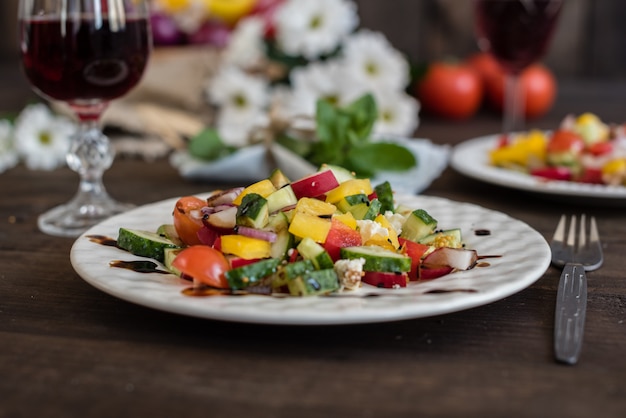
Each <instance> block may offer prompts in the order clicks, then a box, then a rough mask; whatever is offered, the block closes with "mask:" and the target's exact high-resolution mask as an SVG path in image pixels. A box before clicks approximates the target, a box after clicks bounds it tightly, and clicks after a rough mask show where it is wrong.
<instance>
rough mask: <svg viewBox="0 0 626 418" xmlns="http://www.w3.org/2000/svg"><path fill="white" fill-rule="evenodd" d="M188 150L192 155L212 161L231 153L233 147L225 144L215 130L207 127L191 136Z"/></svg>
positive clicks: (233, 149)
mask: <svg viewBox="0 0 626 418" xmlns="http://www.w3.org/2000/svg"><path fill="white" fill-rule="evenodd" d="M188 150H189V154H191V155H192V156H193V157H196V158H200V159H202V160H207V161H213V160H217V159H219V158H223V157H226V156H227V155H230V154H232V153H233V152H234V151H235V148H233V147H229V146H226V145H225V144H224V142H222V139H221V138H220V136H219V134H218V133H217V131H216V130H215V129H210V128H209V129H205V130H203V131H202V132H200V133H199V134H198V135H196V136H194V137H193V138H191V140H190V142H189V146H188Z"/></svg>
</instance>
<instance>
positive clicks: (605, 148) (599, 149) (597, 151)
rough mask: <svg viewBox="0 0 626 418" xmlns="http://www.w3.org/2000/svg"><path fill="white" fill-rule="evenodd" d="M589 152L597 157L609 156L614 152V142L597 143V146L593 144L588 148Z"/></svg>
mask: <svg viewBox="0 0 626 418" xmlns="http://www.w3.org/2000/svg"><path fill="white" fill-rule="evenodd" d="M587 151H588V152H589V153H590V154H592V155H595V156H596V157H598V156H600V155H607V154H610V153H611V152H613V143H612V142H607V141H605V142H596V143H595V144H591V145H589V146H588V147H587Z"/></svg>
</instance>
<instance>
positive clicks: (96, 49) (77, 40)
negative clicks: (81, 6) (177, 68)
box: [20, 16, 149, 103]
mask: <svg viewBox="0 0 626 418" xmlns="http://www.w3.org/2000/svg"><path fill="white" fill-rule="evenodd" d="M105 17H106V16H105ZM20 24H21V26H22V27H21V30H22V33H23V34H24V36H25V37H27V38H28V40H29V46H28V48H27V49H26V50H25V51H24V55H23V57H22V62H23V66H24V70H25V72H26V76H27V77H28V79H29V80H30V83H31V84H32V85H33V86H34V88H35V89H36V90H37V91H38V92H39V93H41V94H42V95H44V96H47V97H49V98H51V99H54V100H60V101H65V102H68V103H71V102H73V101H79V100H81V101H83V100H84V101H90V100H98V101H109V100H112V99H116V98H118V97H121V96H123V95H124V94H126V93H127V92H128V91H129V90H130V89H131V88H132V87H134V86H135V85H136V84H137V83H138V82H139V80H140V79H141V76H142V75H143V72H144V69H145V67H146V62H147V58H148V51H149V41H148V38H149V34H148V21H147V19H146V18H136V19H130V20H127V21H126V22H125V27H124V29H123V30H118V31H112V30H111V24H110V23H109V21H108V20H106V19H105V20H103V21H102V23H101V24H99V25H97V23H96V19H94V18H93V17H82V16H77V17H76V19H74V20H67V21H64V22H63V21H61V20H60V19H59V18H58V17H43V18H39V17H34V18H30V19H24V20H22V21H21V22H20ZM64 34H72V35H71V36H67V35H64Z"/></svg>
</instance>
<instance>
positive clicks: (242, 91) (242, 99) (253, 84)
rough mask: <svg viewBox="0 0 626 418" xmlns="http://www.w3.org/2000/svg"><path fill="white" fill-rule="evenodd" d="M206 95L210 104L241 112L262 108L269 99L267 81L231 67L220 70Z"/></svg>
mask: <svg viewBox="0 0 626 418" xmlns="http://www.w3.org/2000/svg"><path fill="white" fill-rule="evenodd" d="M207 93H208V96H209V100H210V101H211V103H213V104H215V105H217V106H220V107H233V108H236V109H239V110H241V111H245V110H246V109H248V108H255V109H259V108H262V107H264V106H265V105H266V104H267V102H268V99H269V97H268V86H267V80H265V79H263V78H261V77H257V76H252V75H249V74H246V73H245V72H244V71H242V70H241V69H239V68H237V67H233V66H224V67H222V68H221V69H220V71H219V72H218V73H217V74H216V75H215V77H214V78H213V80H212V81H211V82H210V84H209V86H208V89H207Z"/></svg>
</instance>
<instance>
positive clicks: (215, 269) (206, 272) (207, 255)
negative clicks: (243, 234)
mask: <svg viewBox="0 0 626 418" xmlns="http://www.w3.org/2000/svg"><path fill="white" fill-rule="evenodd" d="M172 266H173V267H174V268H177V269H178V270H180V271H181V273H183V274H184V275H185V276H190V277H193V278H194V279H195V280H198V281H200V282H202V283H204V284H207V285H209V286H212V287H217V288H220V289H227V288H228V287H229V286H228V281H227V280H226V277H224V273H226V272H227V271H228V270H229V269H230V265H229V264H228V260H226V257H224V254H222V253H221V252H219V251H218V250H216V249H215V248H211V247H207V246H206V245H194V246H191V247H187V248H185V249H184V250H182V251H181V252H180V253H179V254H178V255H177V256H176V258H175V259H174V261H173V262H172Z"/></svg>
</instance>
